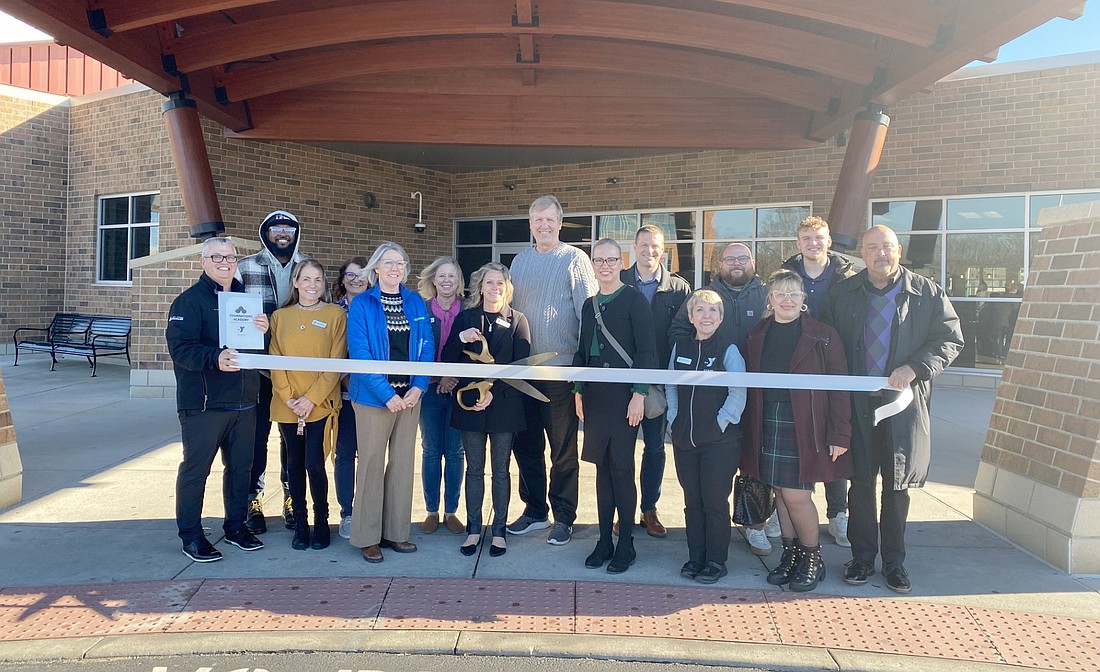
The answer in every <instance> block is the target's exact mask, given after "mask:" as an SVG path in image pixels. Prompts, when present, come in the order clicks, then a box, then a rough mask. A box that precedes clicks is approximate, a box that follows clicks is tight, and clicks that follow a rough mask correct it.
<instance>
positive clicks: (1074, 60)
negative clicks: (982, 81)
mask: <svg viewBox="0 0 1100 672" xmlns="http://www.w3.org/2000/svg"><path fill="white" fill-rule="evenodd" d="M1097 64H1100V51H1083V52H1080V53H1076V54H1062V55H1059V56H1044V57H1042V58H1032V59H1028V60H1026V61H1012V62H1010V63H990V64H989V65H972V66H967V67H965V68H960V69H958V70H956V71H955V72H952V73H951V74H950V75H947V76H946V77H944V78H942V79H940V80H939V81H940V82H956V81H959V80H963V79H978V78H980V77H997V76H1000V75H1016V74H1020V73H1024V72H1035V71H1038V70H1049V69H1051V68H1071V67H1075V66H1079V65H1097Z"/></svg>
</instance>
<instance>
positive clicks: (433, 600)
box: [374, 578, 576, 634]
mask: <svg viewBox="0 0 1100 672" xmlns="http://www.w3.org/2000/svg"><path fill="white" fill-rule="evenodd" d="M574 585H575V584H574V583H573V582H572V581H535V580H527V581H493V580H478V579H417V578H400V579H394V580H393V583H392V585H391V586H390V592H389V594H388V595H386V601H385V603H384V604H383V605H382V613H381V614H379V616H378V621H377V623H376V624H375V626H374V627H375V629H378V630H474V631H483V632H485V631H489V632H540V633H542V632H545V633H565V634H570V633H572V632H573V618H574V611H575V609H576V603H575V599H574V594H573V590H574Z"/></svg>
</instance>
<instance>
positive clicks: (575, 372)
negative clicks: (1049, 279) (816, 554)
mask: <svg viewBox="0 0 1100 672" xmlns="http://www.w3.org/2000/svg"><path fill="white" fill-rule="evenodd" d="M237 364H238V366H240V367H241V368H242V369H275V370H278V371H317V372H324V373H378V374H386V375H405V376H435V377H443V376H453V377H455V378H476V379H479V380H484V379H487V378H492V379H497V378H518V379H522V380H550V381H559V382H573V381H583V382H586V383H650V384H654V383H656V384H661V385H711V386H716V387H757V388H777V389H787V390H840V391H843V392H877V391H879V390H890V391H892V392H899V391H898V390H895V389H894V388H892V387H890V386H889V385H888V384H887V382H886V381H887V379H886V378H885V377H883V376H830V375H823V374H812V373H805V374H803V373H743V372H737V371H676V370H672V369H616V368H596V367H572V366H522V365H519V366H517V365H514V364H453V363H448V362H391V361H385V360H377V359H329V358H325V357H286V356H282V355H256V354H251V353H245V352H241V353H238V354H237ZM912 400H913V390H912V389H910V388H909V387H906V388H905V389H903V390H900V392H899V394H898V396H897V398H895V399H894V400H893V401H891V402H890V403H888V404H885V405H884V406H880V407H879V408H877V409H876V410H875V424H876V425H877V424H878V423H879V422H880V421H881V420H883V419H885V418H888V417H890V416H892V415H896V414H897V413H900V412H901V411H902V410H903V409H904V408H905V407H907V406H908V405H909V403H910V402H911V401H912Z"/></svg>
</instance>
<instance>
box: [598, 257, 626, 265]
mask: <svg viewBox="0 0 1100 672" xmlns="http://www.w3.org/2000/svg"><path fill="white" fill-rule="evenodd" d="M620 261H622V258H621V257H607V258H606V259H604V258H603V257H595V258H593V259H592V265H593V266H614V265H615V264H617V263H619V262H620Z"/></svg>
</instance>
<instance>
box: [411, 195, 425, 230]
mask: <svg viewBox="0 0 1100 672" xmlns="http://www.w3.org/2000/svg"><path fill="white" fill-rule="evenodd" d="M409 198H415V199H416V224H413V228H414V229H415V230H416V232H417V233H424V230H425V229H427V228H428V225H427V224H425V223H424V194H421V193H420V192H419V191H414V192H413V193H412V194H410V195H409Z"/></svg>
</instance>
